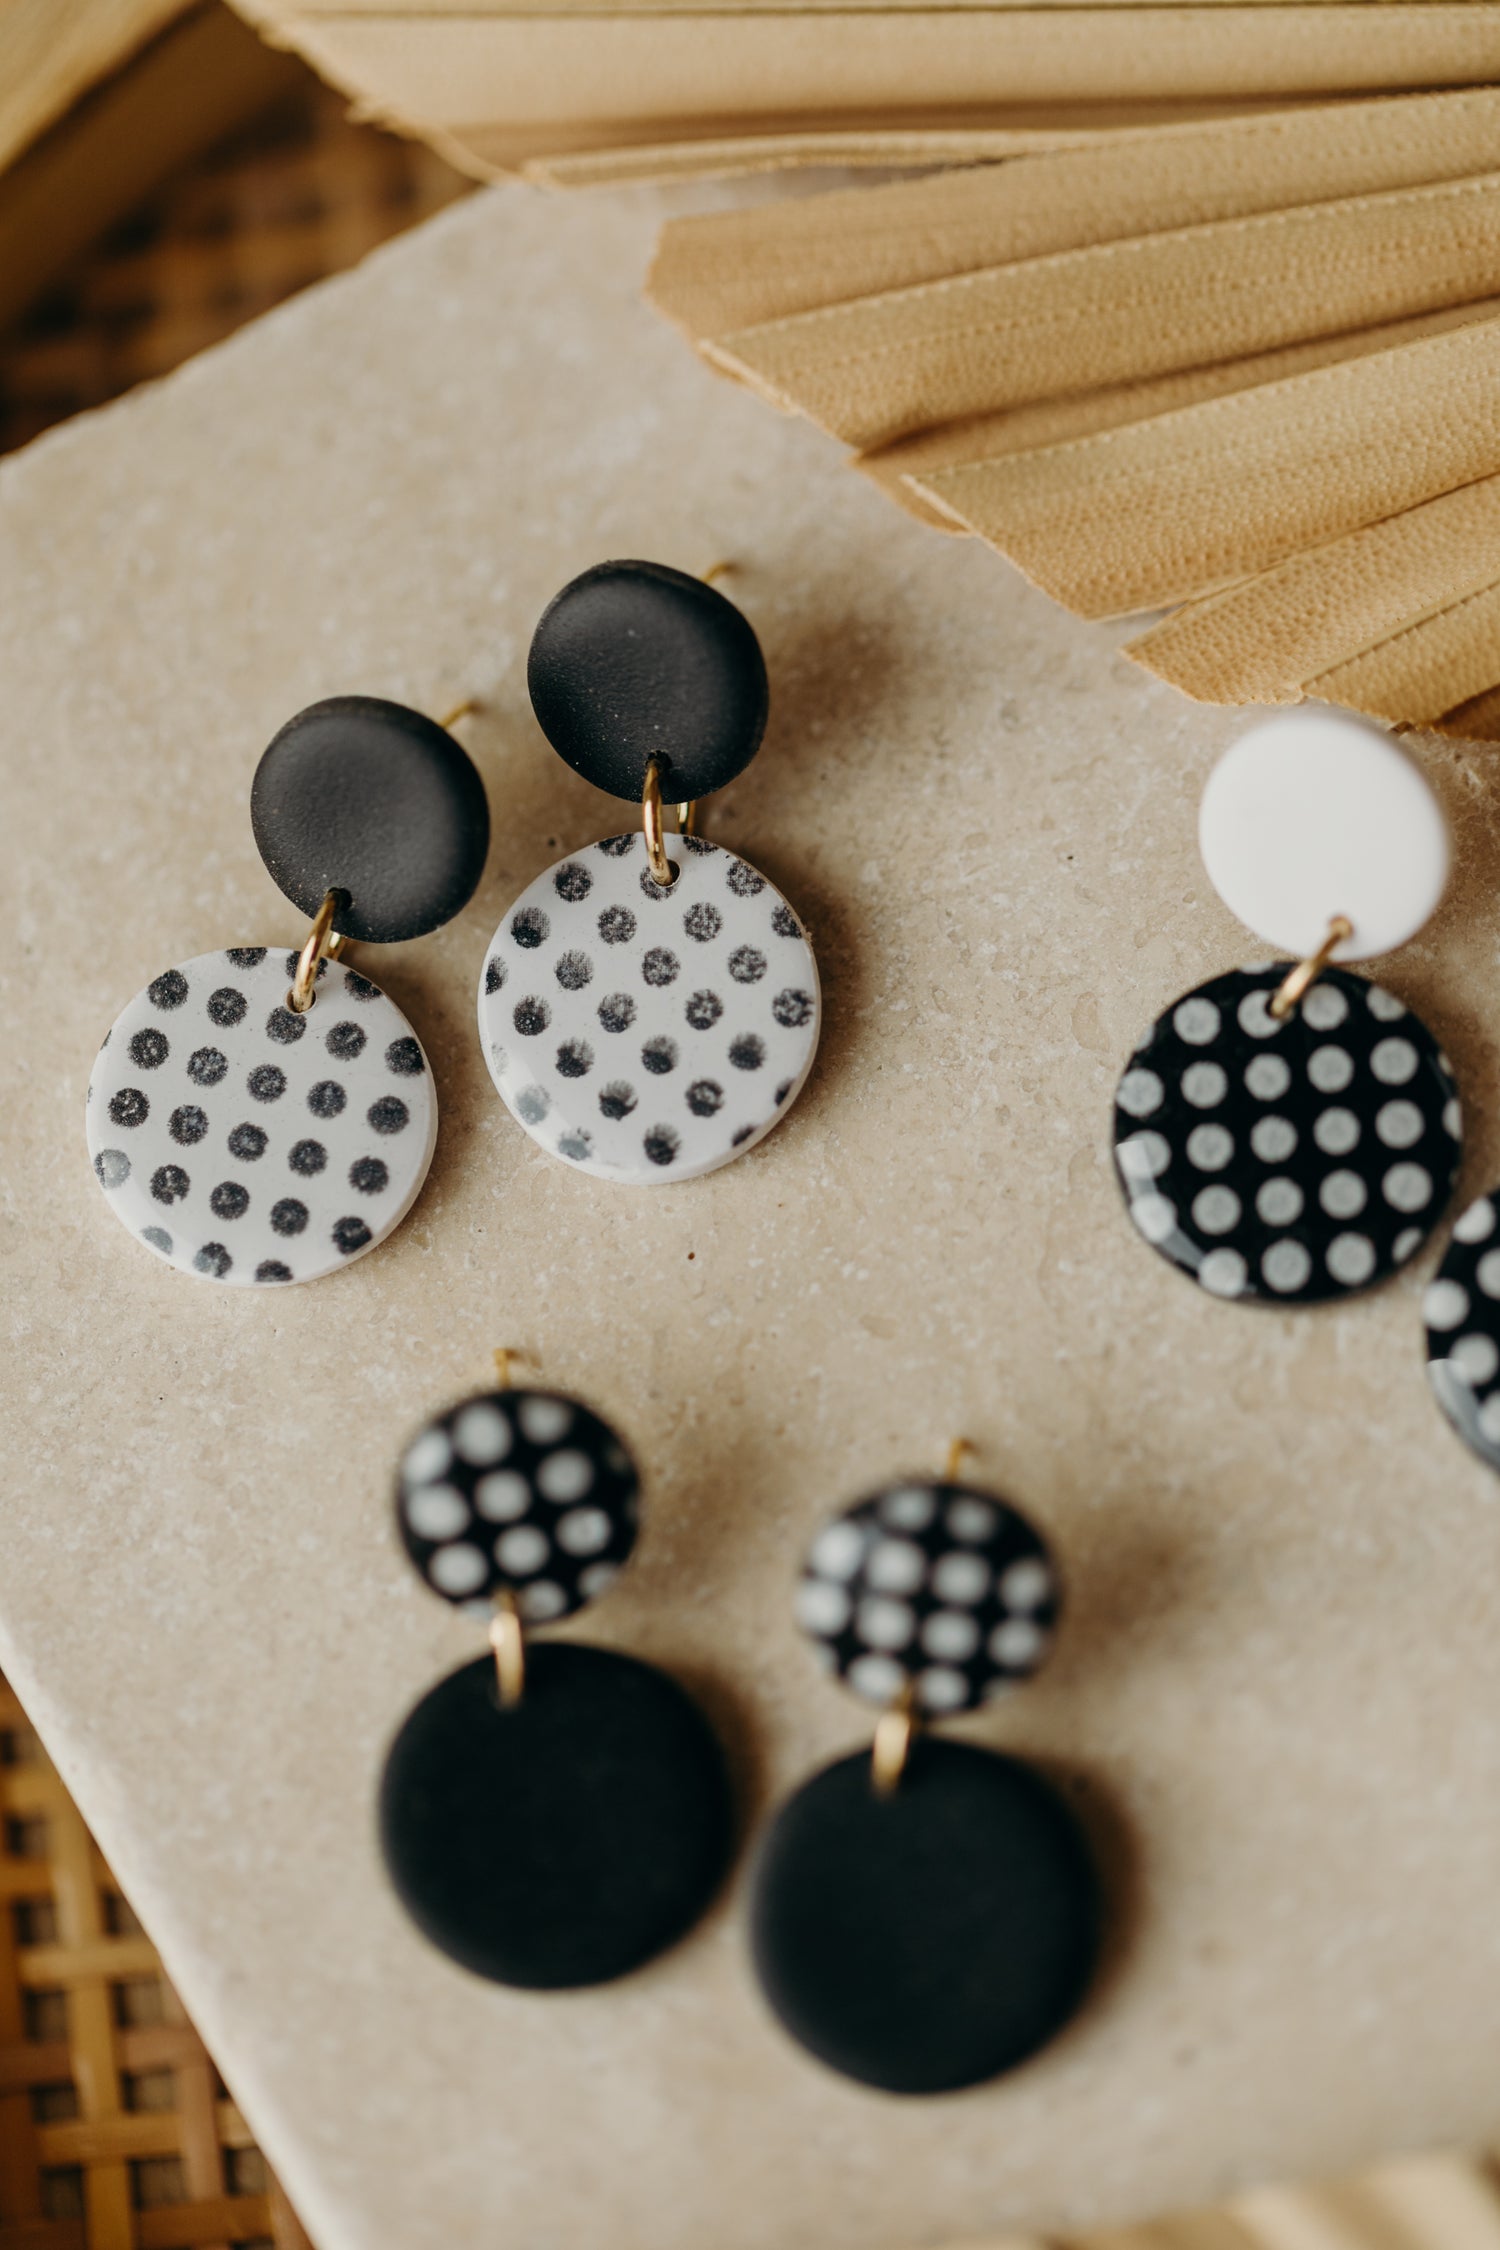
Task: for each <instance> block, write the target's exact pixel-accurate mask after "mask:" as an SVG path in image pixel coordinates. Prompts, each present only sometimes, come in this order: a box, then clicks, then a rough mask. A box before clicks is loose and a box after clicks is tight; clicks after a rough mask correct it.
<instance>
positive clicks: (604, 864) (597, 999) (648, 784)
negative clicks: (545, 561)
mask: <svg viewBox="0 0 1500 2250" xmlns="http://www.w3.org/2000/svg"><path fill="white" fill-rule="evenodd" d="M527 678H528V684H529V687H530V690H531V700H532V705H533V707H534V709H535V711H536V715H537V718H538V720H539V722H540V724H541V728H542V732H543V733H544V734H545V735H546V737H547V739H548V741H549V742H550V743H551V744H552V746H553V748H554V749H555V750H556V751H557V753H558V755H559V757H561V758H562V759H563V760H564V761H565V762H566V763H567V764H568V765H570V766H572V767H573V769H574V770H575V772H577V773H580V774H582V775H583V776H584V778H585V779H586V780H588V781H591V782H593V784H594V785H595V787H596V788H599V789H602V790H605V791H606V792H607V793H609V794H610V795H612V796H615V797H624V798H627V799H629V800H630V801H631V802H632V803H633V804H635V805H637V806H639V807H640V808H641V819H640V823H639V825H638V826H636V827H635V828H633V829H629V830H626V831H625V832H624V833H623V834H621V835H616V836H606V837H604V838H603V839H601V841H599V842H598V843H596V844H592V845H589V846H587V847H586V848H585V849H583V850H581V851H577V852H574V853H572V854H570V855H569V857H568V858H567V859H565V860H562V861H561V862H560V863H559V864H558V865H557V866H555V867H549V868H548V869H547V871H546V872H545V874H542V875H539V876H538V877H537V879H536V881H535V882H534V883H532V884H531V885H530V887H529V888H528V889H527V890H525V891H523V892H522V894H521V896H520V897H519V898H518V899H516V900H515V902H514V903H513V905H512V906H511V907H510V909H509V911H508V912H507V914H506V916H505V918H504V920H503V921H502V922H501V924H500V927H499V929H498V930H497V931H496V932H495V938H494V942H493V944H492V945H491V947H490V949H489V953H488V955H487V957H486V960H485V965H484V971H483V974H482V976H481V979H480V987H479V1036H480V1040H481V1042H482V1044H483V1047H484V1052H485V1057H486V1060H487V1061H488V1063H489V1067H490V1074H491V1076H492V1077H493V1079H494V1081H495V1084H496V1086H497V1088H498V1089H499V1092H500V1097H501V1099H502V1101H504V1103H505V1105H506V1107H507V1108H508V1109H509V1111H510V1112H511V1115H512V1116H513V1117H515V1118H516V1119H517V1121H518V1122H519V1123H520V1124H521V1125H522V1126H524V1127H525V1129H526V1131H527V1132H528V1133H529V1134H530V1135H531V1137H532V1139H533V1140H534V1141H537V1142H538V1143H539V1144H540V1145H541V1146H542V1147H543V1148H544V1149H546V1150H547V1152H548V1153H549V1155H553V1156H558V1157H561V1158H562V1159H563V1160H564V1161H565V1162H566V1163H568V1164H571V1165H573V1166H574V1167H575V1168H576V1169H577V1170H578V1171H581V1172H589V1173H592V1174H593V1175H594V1177H595V1178H597V1179H606V1180H617V1181H622V1182H625V1183H627V1184H631V1185H643V1184H652V1183H659V1182H662V1181H669V1180H684V1179H692V1178H694V1177H696V1176H697V1175H699V1174H701V1173H704V1172H712V1171H714V1170H716V1169H717V1167H718V1166H719V1165H721V1164H727V1163H728V1162H729V1161H730V1159H731V1158H732V1157H735V1156H739V1155H742V1154H743V1153H744V1152H745V1150H747V1149H749V1148H752V1147H754V1145H755V1143H756V1142H757V1141H758V1140H760V1139H761V1138H762V1136H763V1135H764V1134H766V1133H768V1132H769V1131H770V1129H771V1127H772V1126H773V1125H774V1124H775V1123H776V1121H777V1119H778V1118H779V1117H781V1116H782V1115H784V1113H785V1111H786V1109H787V1108H788V1106H789V1105H790V1104H791V1103H792V1102H793V1101H794V1100H795V1099H796V1097H797V1095H798V1093H799V1092H800V1091H801V1089H802V1086H803V1084H804V1082H805V1080H806V1078H807V1074H808V1072H809V1071H810V1069H811V1068H812V1061H813V1056H814V1053H815V1052H816V1049H817V1044H818V1030H819V1024H820V1020H821V1002H820V997H819V989H818V970H817V963H816V961H815V960H814V957H813V952H812V948H811V946H810V945H809V944H808V941H807V938H806V935H805V933H804V931H803V928H802V925H801V923H800V922H799V921H798V919H797V916H796V915H795V914H794V913H793V911H792V909H791V907H790V906H789V905H788V904H787V902H786V900H785V899H784V898H783V897H782V896H781V894H780V892H779V891H777V890H776V889H775V887H774V886H773V885H772V884H771V883H770V882H769V881H768V880H767V878H766V877H765V876H764V875H762V874H760V873H759V872H758V870H757V869H755V868H754V867H752V866H751V865H750V864H749V862H748V861H746V860H743V859H740V858H738V857H737V856H736V855H735V854H734V853H733V852H730V851H725V850H721V849H720V847H719V846H718V845H716V844H711V843H707V842H705V841H704V839H703V838H702V837H700V836H697V835H695V834H693V833H692V825H691V815H692V808H693V805H694V804H695V803H696V801H697V800H698V799H700V798H702V797H706V796H707V795H709V794H710V792H711V791H714V790H718V789H723V788H724V787H725V786H726V785H727V784H728V783H729V782H731V781H733V780H734V778H735V776H736V775H737V774H739V773H741V772H743V771H744V769H745V767H746V766H747V765H748V764H749V762H750V760H751V759H752V758H753V757H754V755H755V752H756V751H757V749H758V748H759V747H760V740H761V736H762V734H763V733H764V731H765V724H766V710H767V685H766V668H765V661H764V659H763V657H762V655H761V651H760V645H759V643H758V642H757V640H756V638H755V634H754V632H753V631H752V629H751V627H750V624H749V622H748V620H747V619H746V618H745V617H744V616H743V615H742V614H741V612H740V611H739V610H738V609H736V608H735V606H734V604H733V603H732V602H729V601H726V600H725V598H724V596H723V595H722V594H720V593H718V592H716V591H715V590H714V588H713V587H712V586H709V585H706V584H705V583H704V582H703V580H701V579H697V578H689V577H687V576H685V575H684V573H683V572H681V571H678V570H669V569H667V568H666V567H665V566H664V565H662V564H660V563H647V562H612V563H601V564H599V565H598V567H597V568H596V569H593V570H589V571H585V572H584V574H583V576H582V577H581V578H575V579H574V580H573V582H572V583H571V585H568V586H565V587H564V588H563V590H562V592H561V593H560V594H558V595H557V596H556V598H555V599H554V601H553V602H552V603H551V605H550V606H549V608H548V609H547V611H546V612H545V614H544V616H543V617H542V620H541V623H540V624H539V625H538V626H537V629H536V635H535V638H534V639H533V641H532V644H531V655H530V660H529V664H528V670H527ZM664 798H669V799H672V800H675V801H676V802H677V804H678V807H679V816H678V817H679V828H678V833H677V834H675V835H671V834H668V833H667V832H666V830H665V826H664V822H663V818H662V801H663V799H664Z"/></svg>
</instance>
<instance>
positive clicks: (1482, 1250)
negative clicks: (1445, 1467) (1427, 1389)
mask: <svg viewBox="0 0 1500 2250" xmlns="http://www.w3.org/2000/svg"><path fill="white" fill-rule="evenodd" d="M1422 1312H1423V1317H1424V1318H1425V1320H1426V1322H1427V1379H1428V1381H1429V1382H1430V1383H1431V1385H1432V1388H1433V1393H1434V1395H1435V1397H1436V1399H1437V1402H1438V1404H1439V1405H1440V1406H1441V1408H1442V1409H1443V1412H1444V1413H1445V1414H1446V1415H1447V1417H1448V1419H1449V1421H1450V1422H1451V1423H1452V1424H1453V1427H1454V1428H1455V1429H1456V1430H1457V1432H1458V1434H1459V1436H1460V1437H1461V1438H1462V1439H1463V1441H1464V1443H1465V1445H1467V1446H1469V1447H1470V1448H1471V1449H1472V1450H1473V1451H1474V1452H1475V1453H1477V1454H1478V1455H1479V1458H1480V1460H1481V1461H1486V1462H1488V1464H1489V1466H1490V1467H1491V1468H1492V1469H1500V1190H1497V1192H1496V1193H1495V1194H1493V1195H1482V1196H1480V1198H1479V1200H1478V1202H1477V1203H1471V1204H1470V1205H1469V1208H1468V1209H1467V1211H1465V1212H1464V1213H1463V1214H1462V1216H1461V1217H1460V1218H1459V1219H1457V1220H1456V1221H1455V1222H1454V1227H1453V1240H1452V1241H1451V1242H1450V1243H1449V1245H1448V1252H1447V1255H1446V1257H1445V1258H1444V1259H1443V1262H1442V1264H1441V1265H1440V1266H1439V1267H1438V1270H1437V1272H1436V1273H1435V1274H1434V1276H1433V1278H1432V1280H1431V1281H1430V1282H1429V1283H1428V1284H1427V1292H1426V1295H1425V1296H1424V1297H1423V1300H1422Z"/></svg>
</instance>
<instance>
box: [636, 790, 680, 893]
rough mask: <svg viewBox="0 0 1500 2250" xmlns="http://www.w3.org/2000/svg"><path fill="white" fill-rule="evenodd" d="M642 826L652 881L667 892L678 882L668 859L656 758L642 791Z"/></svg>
mask: <svg viewBox="0 0 1500 2250" xmlns="http://www.w3.org/2000/svg"><path fill="white" fill-rule="evenodd" d="M641 826H642V828H643V829H644V830H645V833H646V860H647V864H648V865H649V867H650V869H651V876H652V880H653V882H655V883H657V884H659V885H660V887H661V888H662V889H663V890H666V889H667V888H668V886H669V885H670V884H672V883H675V882H676V880H677V870H676V868H675V867H674V866H673V865H672V862H671V861H670V860H669V859H668V857H667V847H666V842H665V830H664V828H663V826H662V817H661V771H660V768H659V767H658V765H657V763H656V760H655V759H654V758H653V759H652V760H651V761H650V763H649V764H648V766H647V767H646V786H645V788H644V789H643V790H642V791H641Z"/></svg>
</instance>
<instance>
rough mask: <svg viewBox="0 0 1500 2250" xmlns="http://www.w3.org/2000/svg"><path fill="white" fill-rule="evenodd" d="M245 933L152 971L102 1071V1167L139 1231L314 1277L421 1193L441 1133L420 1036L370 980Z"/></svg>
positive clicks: (107, 1188)
mask: <svg viewBox="0 0 1500 2250" xmlns="http://www.w3.org/2000/svg"><path fill="white" fill-rule="evenodd" d="M296 970H297V955H296V953H295V952H290V953H289V952H288V951H287V950H286V948H285V947H284V946H266V945H240V946H234V947H232V948H231V949H230V950H229V951H228V952H227V953H202V954H200V955H199V956H198V958H197V959H196V960H194V961H184V962H183V963H182V965H181V967H180V968H176V969H167V970H165V971H164V972H163V974H162V975H161V976H159V977H154V978H153V979H152V981H151V983H150V984H148V985H147V986H146V988H145V990H144V991H143V992H138V993H137V994H136V996H135V998H134V999H133V1000H132V1001H131V1002H130V1005H129V1006H128V1007H127V1008H126V1009H125V1010H124V1011H123V1013H122V1014H121V1015H120V1016H119V1017H118V1018H117V1020H116V1022H115V1024H114V1027H113V1029H112V1030H111V1031H110V1032H109V1034H108V1036H107V1037H106V1039H105V1041H104V1045H103V1046H102V1047H101V1048H100V1050H99V1055H98V1059H97V1061H96V1062H95V1064H94V1068H93V1071H92V1073H91V1075H90V1078H89V1093H88V1110H87V1128H88V1144H89V1155H90V1156H91V1157H92V1159H93V1164H94V1173H95V1176H96V1178H97V1179H98V1181H99V1185H100V1186H101V1187H102V1188H103V1190H104V1193H105V1196H106V1198H107V1200H108V1202H109V1206H110V1209H111V1210H112V1211H113V1212H114V1214H115V1217H116V1218H117V1219H119V1220H120V1222H121V1224H122V1225H124V1226H127V1227H128V1228H129V1229H130V1232H131V1233H132V1234H133V1235H134V1236H135V1237H136V1239H137V1241H139V1242H143V1243H144V1244H145V1245H146V1247H147V1249H148V1250H152V1251H154V1252H155V1253H156V1255H157V1257H159V1258H164V1259H165V1260H166V1261H167V1263H168V1264H169V1265H173V1266H177V1267H178V1268H179V1269H180V1270H181V1271H182V1272H184V1273H194V1274H198V1275H201V1276H202V1277H203V1278H204V1279H206V1280H209V1281H223V1282H228V1283H230V1284H231V1285H232V1286H240V1285H245V1284H249V1285H252V1286H253V1285H255V1284H258V1283H259V1284H271V1283H279V1282H286V1281H315V1280H316V1279H317V1278H318V1277H319V1275H321V1274H326V1273H336V1272H337V1271H338V1269H339V1267H340V1266H346V1265H348V1264H349V1263H350V1261H351V1259H354V1258H357V1257H359V1256H361V1254H362V1253H363V1252H364V1251H366V1250H373V1249H374V1247H375V1245H376V1244H377V1243H378V1242H383V1241H384V1240H385V1238H386V1236H387V1235H388V1234H390V1233H391V1232H392V1231H393V1229H394V1228H396V1227H398V1226H399V1225H400V1223H401V1221H402V1220H403V1219H404V1218H405V1216H406V1214H407V1212H408V1211H409V1210H410V1209H411V1206H412V1204H413V1203H414V1202H415V1200H416V1197H417V1193H418V1191H419V1189H420V1188H421V1185H422V1182H423V1181H424V1180H425V1179H426V1177H427V1167H428V1165H429V1164H430V1163H431V1162H432V1151H433V1148H434V1146H435V1144H436V1141H437V1097H436V1095H435V1094H434V1092H433V1086H432V1073H431V1071H430V1070H429V1069H428V1067H427V1058H426V1056H425V1055H424V1054H423V1052H422V1046H421V1042H420V1040H419V1039H418V1038H417V1035H416V1033H415V1032H414V1031H413V1030H412V1027H411V1025H410V1024H409V1023H408V1022H407V1020H406V1018H405V1016H403V1015H402V1013H401V1011H400V1009H399V1008H398V1007H397V1006H396V1004H395V1002H394V1001H392V1000H388V999H387V998H386V996H385V994H384V993H383V992H381V991H380V990H379V989H378V987H377V986H375V985H373V984H371V982H370V981H369V979H368V977H362V976H360V975H359V974H358V973H357V972H356V971H355V970H353V969H346V968H341V967H340V966H339V965H338V964H337V963H335V962H330V961H324V962H323V963H322V964H321V966H320V968H319V970H318V982H317V986H316V990H315V994H314V999H313V1004H312V1006H311V1007H310V1008H309V1009H308V1010H307V1011H306V1013H305V1014H303V1015H295V1014H293V1012H292V1010H291V1009H290V1008H289V1007H288V1006H287V1004H286V1003H287V992H288V989H289V987H290V984H291V981H292V978H293V977H294V975H295V974H296Z"/></svg>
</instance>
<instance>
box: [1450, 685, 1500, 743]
mask: <svg viewBox="0 0 1500 2250" xmlns="http://www.w3.org/2000/svg"><path fill="white" fill-rule="evenodd" d="M1437 731H1438V733H1439V734H1451V735H1454V736H1456V737H1457V738H1458V740H1459V741H1461V742H1500V684H1497V685H1496V686H1494V687H1492V688H1486V689H1485V691H1484V693H1483V695H1476V696H1471V697H1470V699H1469V701H1468V702H1467V703H1460V704H1459V706H1458V708H1457V709H1456V710H1453V711H1446V712H1444V714H1443V716H1442V718H1441V719H1439V720H1438V721H1437Z"/></svg>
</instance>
